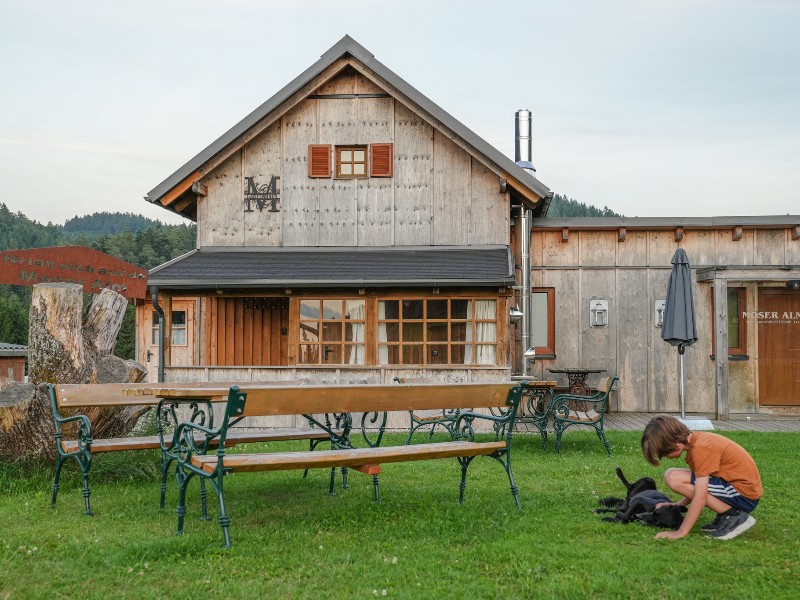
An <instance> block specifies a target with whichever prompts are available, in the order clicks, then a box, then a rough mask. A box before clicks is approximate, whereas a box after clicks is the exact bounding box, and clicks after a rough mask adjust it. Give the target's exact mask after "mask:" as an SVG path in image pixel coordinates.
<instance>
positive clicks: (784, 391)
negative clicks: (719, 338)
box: [757, 288, 800, 406]
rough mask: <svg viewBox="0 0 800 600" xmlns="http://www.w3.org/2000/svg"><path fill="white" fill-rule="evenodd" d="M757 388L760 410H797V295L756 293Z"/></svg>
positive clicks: (799, 397) (765, 290)
mask: <svg viewBox="0 0 800 600" xmlns="http://www.w3.org/2000/svg"><path fill="white" fill-rule="evenodd" d="M757 317H758V388H759V390H758V391H759V394H758V396H759V404H761V405H762V406H800V292H798V291H795V290H787V289H781V288H760V289H759V290H758V313H757Z"/></svg>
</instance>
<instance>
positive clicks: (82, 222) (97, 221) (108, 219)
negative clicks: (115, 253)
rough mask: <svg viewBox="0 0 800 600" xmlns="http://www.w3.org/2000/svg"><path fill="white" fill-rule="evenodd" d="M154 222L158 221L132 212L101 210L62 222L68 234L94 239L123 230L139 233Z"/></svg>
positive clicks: (122, 231)
mask: <svg viewBox="0 0 800 600" xmlns="http://www.w3.org/2000/svg"><path fill="white" fill-rule="evenodd" d="M156 223H158V221H154V220H153V219H148V218H147V217H143V216H142V215H134V214H133V213H109V212H101V213H94V214H93V215H86V216H83V217H73V218H72V219H67V222H66V223H64V233H66V234H68V235H78V234H81V235H83V236H85V237H86V238H87V239H90V240H94V239H97V238H99V237H100V236H101V235H114V234H115V233H124V232H125V231H130V232H132V233H139V232H140V231H144V230H145V229H149V228H150V227H153V226H154V225H155V224H156Z"/></svg>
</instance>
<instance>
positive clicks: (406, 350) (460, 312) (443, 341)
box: [378, 298, 497, 365]
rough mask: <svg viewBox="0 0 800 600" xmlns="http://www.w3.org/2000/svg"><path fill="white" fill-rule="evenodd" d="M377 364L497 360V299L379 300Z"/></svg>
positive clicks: (493, 362) (486, 363) (459, 363)
mask: <svg viewBox="0 0 800 600" xmlns="http://www.w3.org/2000/svg"><path fill="white" fill-rule="evenodd" d="M378 364H382V365H448V364H449V365H495V364H497V301H496V300H478V299H460V298H459V299H455V298H453V299H422V298H419V299H415V298H409V299H397V300H379V301H378Z"/></svg>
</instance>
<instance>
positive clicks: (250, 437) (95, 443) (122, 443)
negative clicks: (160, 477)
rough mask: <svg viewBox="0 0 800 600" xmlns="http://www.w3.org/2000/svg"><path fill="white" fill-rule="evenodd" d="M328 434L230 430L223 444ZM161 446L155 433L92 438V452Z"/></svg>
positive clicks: (70, 446)
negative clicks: (137, 435)
mask: <svg viewBox="0 0 800 600" xmlns="http://www.w3.org/2000/svg"><path fill="white" fill-rule="evenodd" d="M329 437H330V436H329V435H328V434H327V433H325V432H324V431H322V430H321V429H275V430H272V429H270V430H260V431H259V430H255V431H235V432H234V431H231V432H229V433H228V437H227V440H226V442H227V443H226V444H225V446H226V447H227V446H234V445H236V444H247V443H253V442H280V441H286V440H326V439H329ZM195 440H196V441H197V443H198V444H199V443H200V442H202V438H200V437H197V438H195ZM210 446H212V447H217V446H219V439H218V438H215V439H213V440H211V443H210ZM62 447H63V448H64V451H65V452H74V451H75V450H77V449H78V442H76V441H67V442H62ZM158 448H161V442H160V440H159V437H158V436H157V435H148V436H142V437H123V438H108V439H96V440H92V453H95V452H116V451H119V450H153V449H158Z"/></svg>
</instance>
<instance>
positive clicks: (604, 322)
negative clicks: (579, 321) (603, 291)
mask: <svg viewBox="0 0 800 600" xmlns="http://www.w3.org/2000/svg"><path fill="white" fill-rule="evenodd" d="M589 326H590V327H608V300H592V301H591V302H589Z"/></svg>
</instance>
